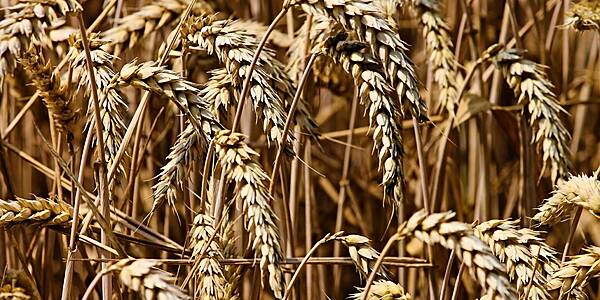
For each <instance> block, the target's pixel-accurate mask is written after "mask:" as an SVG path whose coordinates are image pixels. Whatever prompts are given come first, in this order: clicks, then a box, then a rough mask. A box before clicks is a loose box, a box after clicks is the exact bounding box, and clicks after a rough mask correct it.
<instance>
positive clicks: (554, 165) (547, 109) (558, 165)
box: [494, 49, 570, 182]
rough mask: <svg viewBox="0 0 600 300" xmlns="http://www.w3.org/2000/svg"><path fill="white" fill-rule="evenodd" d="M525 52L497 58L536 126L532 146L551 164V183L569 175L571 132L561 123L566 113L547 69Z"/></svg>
mask: <svg viewBox="0 0 600 300" xmlns="http://www.w3.org/2000/svg"><path fill="white" fill-rule="evenodd" d="M523 53H524V52H523V51H522V50H519V49H508V50H504V51H501V52H500V53H498V55H497V56H496V57H495V58H494V61H495V63H496V65H497V66H498V67H499V68H500V69H501V70H502V73H503V74H504V76H505V77H506V81H507V82H508V84H509V85H510V87H511V88H512V89H513V90H514V92H515V94H516V95H517V97H518V98H519V103H522V104H523V105H524V108H523V115H525V117H526V118H527V119H528V122H529V124H530V125H531V126H532V127H533V137H532V143H534V142H535V143H536V144H537V145H538V147H539V148H541V150H542V153H543V161H544V167H543V168H542V173H543V172H544V170H545V169H546V167H547V166H548V164H549V165H550V174H551V178H552V182H556V181H557V180H558V178H564V177H566V176H567V174H568V172H569V165H570V161H569V158H568V157H569V150H568V149H569V147H568V142H569V139H570V137H569V133H568V132H567V130H566V129H565V127H564V126H563V124H562V121H561V120H560V117H559V114H560V113H561V112H563V111H564V110H563V109H562V107H561V106H560V105H559V103H558V100H557V99H556V95H555V94H554V92H553V91H552V88H553V85H552V83H551V82H550V80H549V79H548V77H547V75H546V73H545V71H544V67H543V66H542V65H539V64H537V63H535V62H532V61H530V60H526V59H524V58H523Z"/></svg>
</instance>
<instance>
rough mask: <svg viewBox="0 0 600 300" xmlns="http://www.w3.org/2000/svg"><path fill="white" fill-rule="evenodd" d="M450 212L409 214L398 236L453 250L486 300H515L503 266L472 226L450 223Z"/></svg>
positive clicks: (515, 294)
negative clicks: (483, 292) (412, 237)
mask: <svg viewBox="0 0 600 300" xmlns="http://www.w3.org/2000/svg"><path fill="white" fill-rule="evenodd" d="M453 217H454V213H452V212H444V213H435V214H430V215H428V214H427V213H426V212H425V210H420V211H418V212H416V213H415V214H413V215H412V216H411V217H410V219H409V220H408V221H407V222H406V226H405V227H404V229H402V230H401V231H400V232H399V233H400V235H401V236H403V237H410V236H414V237H415V238H417V239H419V240H421V241H423V242H425V243H427V244H430V245H434V244H437V245H441V246H442V247H444V248H446V249H449V250H454V252H455V253H456V256H457V257H458V258H459V259H460V260H461V261H462V262H463V263H464V264H465V266H466V267H467V268H468V270H469V272H470V273H471V276H472V277H473V278H474V279H475V280H477V282H479V284H480V285H481V287H482V288H483V289H484V290H485V291H486V292H485V293H486V294H485V295H486V296H487V297H488V299H491V297H490V296H492V295H494V298H493V299H506V300H508V299H518V296H517V292H516V291H515V289H514V288H513V286H512V285H511V284H510V282H509V280H508V276H507V274H506V267H505V266H504V265H502V263H501V262H500V261H499V260H498V258H496V257H495V256H494V254H493V253H492V250H491V249H490V247H489V246H488V245H487V244H486V243H484V242H483V241H482V240H481V239H479V238H478V237H477V236H476V235H475V234H474V232H473V229H472V226H471V225H469V224H466V223H463V222H457V221H451V219H452V218H453Z"/></svg>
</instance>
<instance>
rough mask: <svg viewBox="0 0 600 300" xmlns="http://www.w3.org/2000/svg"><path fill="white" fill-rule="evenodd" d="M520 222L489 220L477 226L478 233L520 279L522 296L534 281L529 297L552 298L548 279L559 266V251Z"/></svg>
mask: <svg viewBox="0 0 600 300" xmlns="http://www.w3.org/2000/svg"><path fill="white" fill-rule="evenodd" d="M517 224H518V221H510V220H489V221H486V222H483V223H481V224H479V225H477V226H475V235H477V237H479V238H480V239H481V240H482V241H484V242H486V243H487V244H488V245H489V246H490V249H491V250H492V252H493V253H494V255H496V257H498V259H500V261H501V262H503V263H505V264H506V267H507V270H508V275H509V277H510V279H511V280H516V281H517V291H518V292H519V295H521V296H523V294H524V293H525V292H527V290H528V288H529V284H530V283H531V284H532V287H531V290H530V292H529V295H526V298H527V299H532V300H533V299H550V294H549V293H548V290H547V289H546V279H547V278H548V277H549V275H550V274H553V273H554V272H555V271H556V270H557V269H558V267H559V266H560V262H559V261H558V259H557V258H556V251H555V250H554V249H552V248H551V247H550V246H548V245H547V244H546V243H545V242H544V241H543V239H542V238H540V237H539V235H540V234H539V232H537V231H534V230H531V229H528V228H519V227H518V226H517ZM536 260H537V263H536ZM536 265H537V266H538V267H537V268H536V269H535V273H534V266H536ZM532 280H533V282H532Z"/></svg>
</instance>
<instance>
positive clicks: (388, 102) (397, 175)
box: [324, 33, 404, 207]
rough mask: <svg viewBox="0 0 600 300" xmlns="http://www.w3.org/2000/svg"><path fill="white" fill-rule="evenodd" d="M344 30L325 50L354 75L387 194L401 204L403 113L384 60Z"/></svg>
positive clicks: (328, 43) (330, 41)
mask: <svg viewBox="0 0 600 300" xmlns="http://www.w3.org/2000/svg"><path fill="white" fill-rule="evenodd" d="M345 38H346V34H345V33H341V34H338V35H336V36H334V37H332V38H330V39H328V40H327V41H326V42H325V44H324V47H325V48H324V50H325V52H326V53H327V54H328V55H329V56H330V57H332V58H333V59H334V61H336V62H337V63H339V64H341V65H342V66H343V67H344V69H345V70H346V72H348V73H350V74H351V75H352V76H353V77H354V81H355V84H356V86H358V87H359V88H358V92H359V95H360V99H361V102H362V103H363V105H365V114H367V113H368V115H369V125H370V127H371V129H373V140H374V148H375V149H377V156H378V158H379V168H380V169H381V168H383V178H382V184H383V186H384V196H385V197H386V199H388V200H390V199H391V200H393V201H392V203H393V204H394V205H395V206H396V207H399V205H400V204H401V202H402V200H403V190H402V189H403V187H402V185H403V180H404V178H403V171H402V155H403V148H402V138H401V137H400V132H399V131H398V128H399V126H398V124H399V119H400V116H398V112H399V110H398V109H396V105H395V103H396V101H395V100H396V99H397V98H396V95H395V93H394V92H393V88H392V87H391V86H390V85H389V84H388V83H387V82H386V80H385V75H384V74H383V73H382V72H381V63H380V62H379V61H378V60H377V59H375V58H374V57H372V56H370V55H368V54H365V53H362V52H361V50H362V49H363V48H365V47H366V45H365V44H364V43H362V42H353V41H344V39H345Z"/></svg>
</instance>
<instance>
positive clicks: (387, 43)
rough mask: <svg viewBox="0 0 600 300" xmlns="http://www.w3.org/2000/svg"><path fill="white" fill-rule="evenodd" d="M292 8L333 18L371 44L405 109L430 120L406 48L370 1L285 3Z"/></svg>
mask: <svg viewBox="0 0 600 300" xmlns="http://www.w3.org/2000/svg"><path fill="white" fill-rule="evenodd" d="M292 6H301V7H302V9H303V10H304V11H306V12H307V13H309V14H312V15H322V16H327V17H329V18H332V19H334V20H335V21H337V22H338V23H339V24H341V25H342V26H343V27H344V29H345V30H347V31H352V32H353V33H355V34H356V35H357V36H358V38H359V39H360V40H361V41H364V42H366V43H368V46H369V47H370V48H371V52H372V54H373V56H375V57H376V58H378V59H380V60H381V62H382V63H383V66H384V68H383V70H384V72H385V74H387V78H388V79H389V80H390V83H391V85H392V86H394V87H395V88H396V92H397V93H398V98H399V99H400V100H401V102H402V103H403V106H406V107H408V108H409V109H410V113H411V114H412V115H413V116H414V117H415V118H417V120H425V119H426V118H427V112H426V111H427V107H426V105H425V102H423V101H422V99H421V96H420V95H419V87H418V81H417V77H416V74H415V70H414V66H413V64H412V62H411V61H410V59H409V57H408V56H407V55H406V51H407V48H406V44H405V43H404V42H403V41H402V40H401V39H400V38H399V37H398V34H397V33H395V32H394V31H393V29H392V28H393V25H392V24H390V23H389V22H388V21H387V20H386V19H385V18H384V17H383V16H382V15H381V12H380V11H379V10H378V9H377V8H376V7H375V6H373V5H372V3H371V1H370V0H286V1H284V8H288V7H292Z"/></svg>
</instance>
